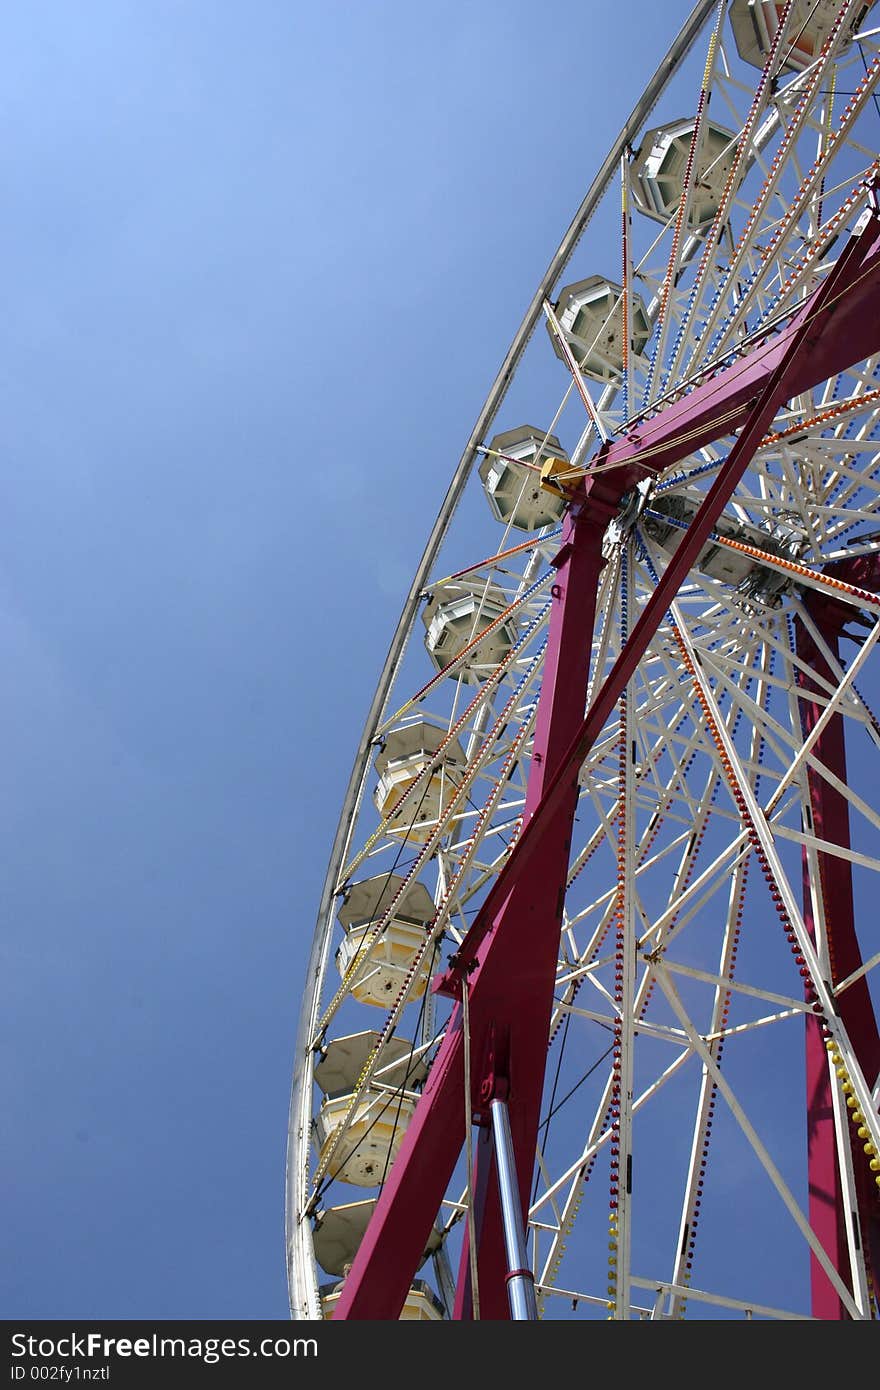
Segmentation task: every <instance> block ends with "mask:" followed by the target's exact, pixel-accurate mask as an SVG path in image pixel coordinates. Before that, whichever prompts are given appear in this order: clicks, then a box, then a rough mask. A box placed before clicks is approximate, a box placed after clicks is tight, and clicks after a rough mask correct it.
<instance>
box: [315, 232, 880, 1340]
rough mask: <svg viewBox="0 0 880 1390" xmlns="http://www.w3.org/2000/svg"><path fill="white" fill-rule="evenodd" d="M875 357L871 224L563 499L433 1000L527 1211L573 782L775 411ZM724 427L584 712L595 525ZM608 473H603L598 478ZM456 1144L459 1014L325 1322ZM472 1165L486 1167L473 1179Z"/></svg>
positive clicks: (481, 1250) (495, 1295)
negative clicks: (525, 713) (821, 275)
mask: <svg viewBox="0 0 880 1390" xmlns="http://www.w3.org/2000/svg"><path fill="white" fill-rule="evenodd" d="M878 351H880V218H878V217H877V216H876V215H872V216H871V217H870V218H869V220H868V222H867V224H866V226H865V227H864V229H863V230H862V231H861V232H860V233H859V235H857V236H855V237H853V238H852V239H851V241H850V242H849V244H848V245H847V247H846V248H845V250H844V251H843V253H842V254H841V256H840V258H839V259H838V261H837V262H836V264H835V266H834V267H833V268H832V270H831V271H830V272H829V274H828V276H827V277H826V279H825V280H824V281H823V282H822V283H821V284H820V285H819V286H818V287H817V288H816V290H814V292H813V293H812V295H811V296H810V297H809V298H808V299H807V300H806V301H805V302H804V305H803V307H802V308H801V309H800V311H799V312H798V313H797V315H796V316H795V317H794V318H793V319H792V321H791V322H790V323H789V324H788V326H787V327H786V328H785V329H784V330H783V331H781V332H780V333H779V334H778V335H777V336H776V337H774V338H772V339H770V340H768V341H767V342H765V343H763V344H761V345H760V346H757V347H755V348H754V349H753V350H752V351H751V352H750V353H748V354H747V355H746V356H745V357H744V358H742V359H739V360H737V361H735V362H734V363H732V364H731V365H729V366H728V367H724V368H721V369H720V370H719V371H718V372H717V374H716V375H715V376H714V377H712V378H711V379H710V380H706V381H704V382H702V383H701V384H699V385H696V386H694V388H693V390H692V391H691V392H690V393H689V394H687V395H686V396H684V397H683V398H682V399H681V400H679V401H677V402H674V403H672V404H670V405H667V406H665V407H664V408H663V409H661V410H660V411H659V412H658V413H657V415H656V416H655V417H654V418H652V419H650V420H647V421H644V422H641V423H639V425H638V427H637V428H636V429H635V430H633V431H632V433H631V435H630V436H628V437H625V438H622V439H619V440H617V441H614V442H611V443H610V444H608V445H606V446H604V447H603V449H601V450H600V451H599V453H598V454H597V455H596V457H595V459H594V460H593V463H594V464H595V465H601V466H602V472H601V473H592V472H590V471H588V472H587V475H586V477H585V479H584V480H583V483H582V484H581V486H580V488H579V489H578V492H577V496H576V498H575V500H574V501H573V503H572V506H571V508H570V511H569V515H568V517H567V520H566V526H565V531H564V536H563V545H562V549H561V551H560V553H559V555H558V556H557V561H556V563H557V568H558V581H557V585H556V586H555V590H554V595H553V605H552V610H551V621H550V633H549V638H548V648H547V656H546V670H545V677H544V681H543V684H542V690H541V696H540V703H539V712H538V722H537V726H536V733H535V742H534V753H533V758H532V765H531V768H530V773H529V784H528V791H527V798H526V807H525V811H524V816H523V828H522V832H521V834H520V837H519V839H518V841H517V843H516V845H515V846H514V848H513V850H512V851H511V854H510V856H509V858H508V860H507V863H506V864H505V866H504V868H503V870H502V872H501V873H500V874H499V876H498V878H497V880H496V882H495V884H494V885H493V887H492V889H491V891H490V892H489V894H488V895H487V897H486V899H485V901H484V903H483V905H482V907H481V908H480V910H479V912H478V914H477V916H476V918H475V921H474V923H473V925H472V926H471V929H470V931H469V932H468V934H467V936H466V937H465V939H464V941H463V942H462V944H461V946H460V947H459V949H458V951H457V952H456V954H455V957H454V958H453V960H452V961H451V962H450V965H449V968H448V969H447V971H446V972H445V973H444V974H443V975H442V976H440V977H439V979H438V980H437V981H435V988H437V989H438V990H439V991H441V992H444V993H448V994H451V995H453V996H454V997H456V996H457V997H459V998H460V991H461V987H462V981H463V980H464V979H467V981H468V988H469V1013H470V1034H471V1054H472V1076H473V1086H472V1095H471V1103H472V1107H473V1110H474V1113H475V1116H478V1117H479V1118H480V1119H481V1120H482V1118H483V1117H484V1114H485V1112H486V1111H487V1109H488V1102H489V1099H490V1098H491V1095H492V1094H493V1091H494V1089H495V1088H496V1087H499V1086H500V1087H502V1088H503V1089H504V1091H505V1092H506V1093H507V1095H508V1101H509V1108H510V1120H511V1128H512V1132H513V1139H514V1150H515V1154H516V1162H517V1172H518V1175H519V1187H520V1196H521V1200H522V1205H523V1211H524V1213H525V1211H526V1208H527V1205H528V1196H529V1187H530V1183H531V1177H532V1171H533V1165H534V1156H535V1145H536V1139H537V1132H538V1122H539V1115H540V1103H541V1095H542V1090H543V1084H544V1070H545V1063H546V1051H547V1036H548V1026H549V1020H550V1014H551V1009H552V998H553V985H554V980H555V973H556V962H557V958H558V948H559V933H560V922H561V912H562V901H563V895H564V888H565V882H566V874H567V868H568V857H569V848H570V840H571V831H572V819H573V816H574V811H575V807H576V802H577V775H578V770H579V768H580V766H581V764H582V762H583V760H584V758H585V757H586V755H587V754H588V752H589V750H590V748H591V747H592V744H593V742H594V741H595V738H596V737H597V735H598V734H599V732H600V731H601V729H602V727H603V726H604V724H605V722H606V720H607V719H608V717H609V715H610V714H611V712H612V710H613V708H614V705H615V703H616V701H617V699H618V698H619V696H620V694H621V691H622V690H623V689H624V687H625V685H626V683H627V681H628V680H629V678H630V677H631V676H632V674H633V673H634V671H635V669H636V666H637V665H638V662H639V661H640V660H641V658H642V656H643V655H644V653H645V650H646V648H647V645H648V643H649V642H650V640H651V638H652V637H653V635H654V633H655V632H656V630H657V627H658V626H659V624H660V622H661V620H662V618H663V615H664V613H665V612H666V610H667V609H668V606H669V604H670V602H671V601H672V599H673V598H674V597H675V595H676V593H677V591H678V588H679V587H680V585H681V583H682V582H683V580H684V578H685V577H686V575H687V573H688V571H689V570H690V568H691V567H692V565H693V563H694V562H695V560H696V557H697V556H698V555H699V553H700V550H701V549H702V546H703V544H704V543H705V540H706V539H707V537H708V535H709V533H710V531H711V530H712V528H713V526H714V524H715V522H716V520H717V518H718V516H719V515H720V513H721V511H722V510H723V508H724V506H725V504H726V502H727V501H728V499H729V497H730V495H731V493H732V491H733V489H734V487H735V486H736V484H737V482H738V481H739V479H740V478H741V477H742V475H743V473H744V472H745V470H746V469H747V467H748V465H749V463H750V461H751V459H752V457H753V455H754V452H755V449H756V448H757V446H758V444H759V442H760V440H761V439H762V437H763V436H764V434H765V433H766V431H767V429H768V427H769V426H770V424H771V422H772V420H773V418H774V416H775V414H776V412H777V410H778V409H779V407H780V405H781V404H782V403H783V402H784V401H786V400H787V399H789V398H790V397H791V396H794V395H796V394H798V393H800V392H803V391H806V390H809V389H810V388H812V387H813V386H814V385H816V384H818V383H819V382H821V381H823V380H825V379H826V378H827V377H829V376H832V375H834V374H835V373H837V372H840V371H844V370H846V369H847V368H848V367H850V366H852V365H853V364H854V363H856V362H858V361H861V360H862V359H863V358H865V357H867V356H869V355H871V354H872V353H875V352H878ZM737 429H739V431H740V433H739V437H738V438H737V440H736V442H735V444H734V445H733V447H732V449H731V452H730V454H729V456H728V458H727V460H726V461H725V463H724V464H722V465H721V467H720V468H719V472H718V475H717V477H716V479H715V481H714V482H713V484H712V486H711V488H710V489H709V491H708V493H707V495H706V498H705V500H704V502H703V504H702V506H701V508H700V510H699V512H698V513H697V515H696V517H695V518H694V519H693V521H692V522H691V525H690V527H689V529H688V531H687V533H686V534H685V535H684V538H683V540H682V542H681V544H680V545H679V547H678V549H677V551H676V553H675V555H674V557H673V558H672V560H671V561H670V563H669V565H668V567H667V569H666V570H665V571H664V574H663V576H662V578H661V580H660V582H659V584H658V586H657V589H656V590H655V592H654V594H653V595H652V597H651V599H650V600H649V601H648V603H647V605H646V606H645V608H644V610H643V611H642V614H641V616H640V618H639V620H638V622H637V623H636V624H635V627H634V629H633V631H632V634H631V636H630V638H629V640H628V642H627V643H626V644H625V646H624V648H623V650H622V652H621V654H620V656H619V657H618V659H617V661H616V662H615V664H614V666H613V668H612V670H611V672H610V674H609V675H608V677H607V678H606V680H605V681H604V683H603V685H602V687H601V688H600V690H599V692H598V694H597V696H596V698H595V700H594V702H593V704H592V706H591V708H590V709H589V711H587V713H586V715H584V707H585V702H586V690H587V679H588V675H589V671H588V655H589V651H590V647H591V642H592V634H593V622H594V615H595V602H596V592H597V587H598V580H599V575H600V572H601V569H602V565H603V559H602V553H601V545H602V537H603V534H604V531H605V527H606V525H607V521H608V519H609V517H610V516H611V515H613V514H614V513H615V512H616V510H617V507H618V506H619V503H620V500H621V498H622V497H623V496H624V494H625V493H626V492H627V491H629V490H630V489H631V488H632V487H633V486H634V485H635V484H636V483H637V482H638V481H640V480H641V479H642V478H644V477H645V476H647V475H649V474H654V473H657V472H659V471H660V470H661V469H663V468H666V467H668V466H670V465H671V464H673V463H675V462H678V461H679V460H682V459H684V458H686V457H688V456H689V455H690V454H691V453H693V451H694V450H695V449H697V448H698V447H700V446H701V445H702V444H707V443H709V442H711V441H713V440H715V439H717V438H721V437H724V436H727V435H730V434H731V433H733V432H735V431H736V430H737ZM609 464H616V465H618V467H616V468H614V469H613V471H611V472H608V471H606V468H607V466H608V465H609ZM463 1141H464V1051H463V1035H462V1017H461V1005H460V1003H456V1005H455V1007H454V1008H453V1012H452V1016H451V1019H450V1022H449V1025H448V1027H447V1030H446V1033H445V1036H444V1039H443V1042H442V1043H441V1045H440V1048H439V1049H438V1053H437V1056H436V1058H435V1060H434V1062H433V1065H432V1067H431V1070H430V1073H429V1076H428V1079H427V1082H426V1085H425V1089H424V1092H423V1094H422V1096H421V1098H420V1100H419V1102H418V1105H417V1106H416V1110H415V1114H414V1116H413V1119H412V1120H411V1122H410V1124H409V1126H408V1128H407V1132H406V1135H405V1137H404V1140H403V1144H402V1146H401V1149H400V1152H399V1154H398V1156H397V1158H396V1160H395V1162H394V1164H393V1165H392V1168H391V1171H390V1174H389V1177H388V1180H387V1182H386V1184H385V1186H384V1188H383V1190H382V1193H381V1194H380V1197H379V1200H378V1202H377V1205H376V1210H375V1212H374V1214H373V1217H372V1219H371V1221H370V1224H369V1226H368V1228H367V1231H366V1234H365V1236H364V1239H363V1241H362V1243H361V1245H360V1248H359V1250H358V1252H357V1255H356V1256H355V1259H354V1262H353V1264H352V1268H351V1270H350V1272H349V1274H348V1276H347V1278H346V1281H345V1286H344V1288H343V1291H342V1294H341V1296H340V1299H339V1302H338V1303H337V1306H336V1309H335V1311H334V1314H333V1316H334V1318H339V1319H394V1318H397V1317H398V1316H399V1314H400V1310H401V1308H402V1306H403V1302H404V1299H405V1298H406V1294H407V1290H408V1289H409V1287H410V1284H411V1282H412V1278H413V1276H414V1273H415V1270H416V1267H417V1264H418V1261H419V1258H420V1256H421V1254H422V1252H423V1250H424V1248H425V1244H426V1241H427V1238H428V1234H429V1231H430V1228H431V1225H432V1223H433V1221H434V1219H435V1217H436V1215H437V1211H438V1209H439V1206H440V1203H441V1201H442V1199H443V1197H444V1195H445V1192H446V1188H447V1185H448V1183H449V1180H450V1178H451V1175H452V1172H453V1169H454V1167H455V1165H456V1162H457V1161H458V1158H459V1156H460V1153H461V1148H462V1144H463ZM478 1153H479V1159H478V1170H479V1179H480V1181H479V1184H478V1187H479V1190H480V1192H481V1193H482V1200H481V1202H478V1203H477V1208H478V1209H477V1211H476V1218H477V1225H478V1230H479V1235H478V1278H479V1293H480V1305H481V1306H480V1315H481V1317H484V1318H506V1317H507V1316H508V1310H507V1300H506V1293H505V1285H504V1279H505V1273H506V1270H505V1266H504V1256H503V1243H502V1241H501V1233H500V1219H499V1211H498V1198H497V1190H496V1188H495V1185H494V1181H493V1177H492V1173H491V1162H490V1159H491V1155H490V1153H489V1151H488V1148H487V1146H486V1145H484V1144H483V1145H478ZM621 1162H623V1156H621ZM487 1163H489V1168H490V1171H485V1167H486V1164H487ZM480 1165H482V1169H480ZM467 1266H468V1261H467V1251H465V1257H464V1258H463V1260H462V1270H461V1272H460V1276H459V1292H458V1298H457V1301H456V1309H455V1312H456V1316H458V1317H468V1316H470V1310H471V1299H470V1290H469V1286H468V1277H469V1276H468V1274H467Z"/></svg>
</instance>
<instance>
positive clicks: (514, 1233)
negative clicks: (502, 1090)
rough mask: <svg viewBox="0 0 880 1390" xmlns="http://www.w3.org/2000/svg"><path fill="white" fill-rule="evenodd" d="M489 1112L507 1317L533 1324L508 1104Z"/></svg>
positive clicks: (501, 1103) (496, 1102) (494, 1104)
mask: <svg viewBox="0 0 880 1390" xmlns="http://www.w3.org/2000/svg"><path fill="white" fill-rule="evenodd" d="M491 1110H492V1133H493V1135H494V1138H495V1166H496V1169H497V1172H498V1191H499V1193H500V1196H501V1219H502V1221H503V1223H504V1246H505V1249H506V1251H507V1269H508V1273H507V1296H508V1298H509V1299H510V1316H511V1318H512V1319H513V1320H514V1322H529V1321H531V1322H536V1321H537V1318H538V1304H537V1302H536V1300H535V1276H534V1274H533V1273H532V1270H531V1267H530V1266H529V1260H528V1251H527V1250H526V1235H525V1230H524V1228H523V1218H522V1208H521V1206H520V1198H519V1183H518V1182H517V1180H516V1162H515V1160H514V1156H513V1138H512V1136H511V1133H510V1117H509V1115H508V1113H507V1102H506V1101H504V1100H493V1101H492V1103H491Z"/></svg>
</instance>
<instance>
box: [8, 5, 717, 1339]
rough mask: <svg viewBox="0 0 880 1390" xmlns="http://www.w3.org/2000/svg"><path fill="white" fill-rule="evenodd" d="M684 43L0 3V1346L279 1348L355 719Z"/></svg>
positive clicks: (516, 27) (510, 11) (357, 9)
mask: <svg viewBox="0 0 880 1390" xmlns="http://www.w3.org/2000/svg"><path fill="white" fill-rule="evenodd" d="M689 10H690V5H689V4H688V3H686V0H665V3H664V4H663V5H657V4H655V3H649V2H648V0H629V3H628V4H627V5H626V6H620V5H605V4H598V3H595V0H592V3H586V4H585V3H583V0H579V3H569V0H541V3H537V0H474V2H473V3H466V0H449V3H446V4H441V5H433V6H429V5H424V4H413V3H410V2H409V0H351V2H350V3H342V0H315V3H309V4H306V3H303V2H302V0H252V3H248V4H244V3H241V0H213V2H212V3H208V0H84V2H83V3H78V4H72V3H70V0H47V3H42V4H40V5H33V4H26V5H9V6H4V7H3V11H2V14H0V51H2V54H3V58H2V68H3V75H2V81H0V109H2V122H0V124H2V138H0V150H2V162H3V167H2V188H3V215H2V218H0V265H2V268H3V277H2V278H3V316H2V317H3V328H2V332H0V343H2V347H0V354H2V357H0V390H2V414H0V419H2V453H0V508H2V510H0V518H2V521H0V526H2V532H0V535H2V539H0V651H2V657H3V659H2V669H3V679H2V683H0V749H2V752H0V758H2V779H0V950H2V977H3V984H2V989H3V1000H2V1033H3V1055H4V1065H3V1068H2V1071H3V1080H2V1087H3V1090H2V1095H0V1116H2V1129H3V1137H2V1165H3V1178H2V1185H3V1203H4V1207H5V1208H6V1213H5V1216H4V1221H3V1227H4V1232H5V1234H4V1235H3V1237H2V1244H3V1246H4V1247H5V1249H0V1255H2V1258H0V1316H3V1317H6V1318H17V1317H28V1318H94V1317H102V1318H106V1319H110V1318H144V1319H151V1318H218V1319H219V1318H226V1317H229V1318H282V1317H285V1316H286V1315H287V1293H286V1282H285V1273H284V1213H283V1191H284V1156H285V1144H286V1125H287V1105H288V1092H289V1081H290V1073H291V1065H292V1056H293V1041H294V1033H295V1027H296V1019H297V1013H298V1009H299V1004H300V999H301V995H302V990H303V977H304V970H305V961H306V957H307V953H308V946H309V941H310V938H311V933H312V929H313V924H314V917H315V912H316V908H317V904H318V898H319V894H320V889H321V883H322V880H323V875H324V869H325V865H326V860H327V856H328V853H329V846H330V842H331V839H332V835H333V831H334V829H335V824H336V819H337V815H338V808H339V804H340V801H341V798H342V796H343V792H344V789H345V785H346V781H347V777H348V772H349V768H350V764H351V760H352V757H353V755H354V751H355V747H356V743H357V739H358V736H359V733H360V729H361V727H362V724H363V720H364V716H365V714H366V709H367V705H368V703H369V699H370V696H371V693H372V689H373V686H374V684H375V681H376V678H377V676H378V673H379V670H380V668H381V665H382V660H383V657H384V653H385V649H386V647H387V644H388V641H389V639H390V637H391V633H392V630H393V627H394V625H395V622H396V619H397V615H398V612H399V609H400V606H401V603H402V601H403V597H404V593H405V590H406V587H407V585H408V581H409V578H410V576H411V574H412V571H413V568H414V567H415V565H416V563H417V560H418V557H419V555H420V553H421V550H422V547H423V544H424V541H425V538H426V535H427V532H428V530H429V527H430V524H431V522H432V520H433V517H434V515H435V513H436V510H437V508H438V506H439V503H440V501H441V498H442V496H443V493H444V491H445V488H446V483H447V480H448V477H449V474H450V473H451V471H452V469H453V467H454V465H455V463H456V462H457V460H458V457H459V455H460V453H461V450H462V447H463V445H464V443H465V441H466V439H467V436H468V434H469V432H470V429H471V426H472V424H473V420H474V418H475V417H476V414H477V412H478V410H479V407H480V405H481V404H482V401H483V398H484V396H485V394H486V391H487V389H488V387H489V385H490V383H491V381H492V379H493V377H494V375H495V372H496V370H497V367H498V364H499V362H500V360H501V358H502V356H503V354H504V352H505V350H506V348H507V346H508V343H509V341H510V339H511V337H512V335H513V333H514V331H515V329H516V327H517V325H518V323H519V321H520V319H521V317H522V314H523V312H524V310H525V307H526V305H527V303H528V301H529V299H530V298H531V295H532V293H533V290H534V287H535V284H536V283H537V281H538V278H539V276H540V274H541V273H542V272H543V270H544V268H545V266H546V263H547V261H548V260H549V258H550V255H551V254H552V252H553V250H554V249H555V247H556V244H557V242H558V241H559V239H560V237H561V235H562V232H563V231H564V229H565V227H566V226H567V225H568V222H569V221H570V219H571V216H572V214H573V213H574V211H575V209H576V207H577V205H578V203H579V202H580V199H581V196H582V194H583V191H584V189H585V187H586V185H587V183H588V182H589V180H590V178H591V177H592V175H593V173H594V172H595V170H596V168H597V167H598V165H599V163H600V161H601V159H602V158H603V156H604V154H605V152H606V150H607V148H608V146H609V144H610V143H611V141H612V139H613V137H614V136H615V135H616V133H617V131H618V130H619V128H620V126H621V124H622V122H623V120H624V118H625V117H626V115H627V114H628V112H629V110H630V108H631V106H632V105H633V103H634V101H635V99H636V97H637V96H638V94H639V92H640V91H641V89H642V87H643V86H644V83H645V81H646V80H647V78H648V76H649V75H650V73H651V72H652V71H653V69H654V67H655V66H656V63H657V62H658V60H659V58H660V56H661V54H662V52H664V51H665V49H666V47H667V46H668V44H669V42H670V41H671V39H672V38H673V36H674V34H675V32H676V31H677V29H678V27H679V26H680V23H681V22H682V20H683V19H684V17H685V16H686V14H687V13H688V12H689ZM614 254H615V256H616V255H617V252H615V253H614ZM611 263H615V264H616V262H611V261H610V262H609V264H611Z"/></svg>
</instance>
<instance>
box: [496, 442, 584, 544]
mask: <svg viewBox="0 0 880 1390" xmlns="http://www.w3.org/2000/svg"><path fill="white" fill-rule="evenodd" d="M489 450H490V452H489V453H488V454H487V455H486V456H485V457H484V459H483V461H482V463H481V464H480V478H481V479H482V482H483V488H484V491H485V493H486V497H487V498H488V501H489V506H490V507H491V508H492V512H493V514H494V515H495V516H496V517H497V518H498V520H499V521H500V522H502V523H503V524H504V525H505V526H507V525H510V526H515V527H516V528H517V529H518V530H520V531H537V530H539V529H540V527H542V526H555V525H556V523H557V522H558V521H559V520H560V518H561V516H562V513H563V512H564V510H565V499H564V498H563V497H561V496H558V495H557V496H555V497H554V496H553V494H552V493H549V492H547V491H546V490H545V489H543V488H542V487H541V485H540V480H539V473H538V471H536V470H538V469H539V468H540V465H541V464H542V463H544V462H545V460H547V459H548V458H558V459H562V461H563V462H564V463H568V461H569V459H568V454H567V453H566V451H565V450H564V449H563V447H562V445H561V444H560V442H559V440H558V439H557V438H556V435H555V434H547V435H545V433H544V431H543V430H536V429H535V428H534V426H532V425H519V426H517V428H516V429H515V430H505V431H504V432H503V433H502V434H496V435H495V436H494V438H493V439H491V440H490V441H489ZM499 454H503V455H504V457H503V458H499V457H498V455H499Z"/></svg>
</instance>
